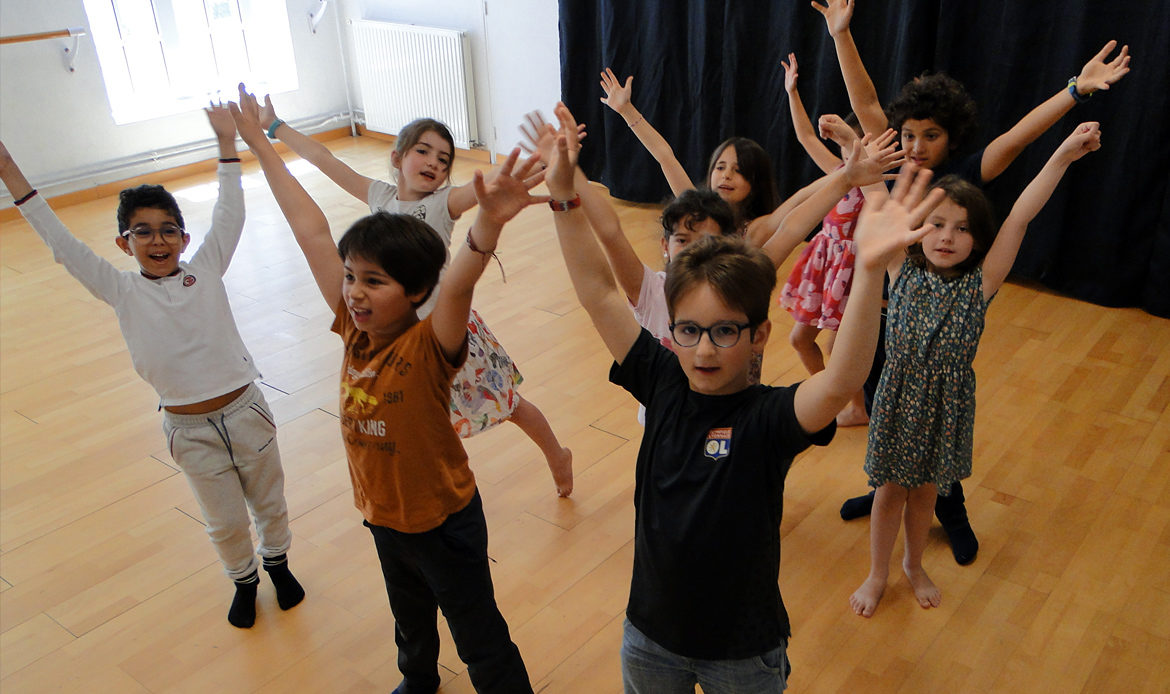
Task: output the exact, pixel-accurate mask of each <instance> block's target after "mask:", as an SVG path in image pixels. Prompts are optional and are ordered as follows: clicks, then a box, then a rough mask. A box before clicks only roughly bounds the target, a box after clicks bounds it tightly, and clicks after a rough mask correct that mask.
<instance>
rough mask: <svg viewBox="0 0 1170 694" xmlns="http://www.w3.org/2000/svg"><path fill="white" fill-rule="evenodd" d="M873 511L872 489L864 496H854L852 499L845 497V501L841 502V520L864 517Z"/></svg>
mask: <svg viewBox="0 0 1170 694" xmlns="http://www.w3.org/2000/svg"><path fill="white" fill-rule="evenodd" d="M871 511H873V490H872V489H871V490H870V492H869V494H866V495H865V496H855V497H853V498H852V499H846V500H845V503H843V504H841V520H847V521H849V520H853V519H854V518H864V517H866V516H868V515H869V514H870V512H871Z"/></svg>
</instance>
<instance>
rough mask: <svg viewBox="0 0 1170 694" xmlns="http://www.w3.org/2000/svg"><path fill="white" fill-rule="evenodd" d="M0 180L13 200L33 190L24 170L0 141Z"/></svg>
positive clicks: (23, 196) (24, 196)
mask: <svg viewBox="0 0 1170 694" xmlns="http://www.w3.org/2000/svg"><path fill="white" fill-rule="evenodd" d="M0 181H4V187H5V188H7V189H8V193H9V194H10V195H11V196H12V199H13V200H21V199H23V198H27V197H28V195H29V193H31V192H33V187H32V185H31V184H30V183H29V182H28V179H27V178H25V177H24V172H23V171H21V170H20V167H19V166H17V165H16V160H15V159H13V158H12V155H11V154H9V153H8V148H7V147H5V146H4V143H3V142H0Z"/></svg>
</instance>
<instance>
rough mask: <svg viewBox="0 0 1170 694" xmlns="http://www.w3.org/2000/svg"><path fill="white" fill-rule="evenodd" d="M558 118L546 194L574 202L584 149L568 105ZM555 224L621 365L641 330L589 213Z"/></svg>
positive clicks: (560, 107)
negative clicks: (620, 287)
mask: <svg viewBox="0 0 1170 694" xmlns="http://www.w3.org/2000/svg"><path fill="white" fill-rule="evenodd" d="M556 115H557V120H558V121H559V122H560V126H561V127H560V130H559V131H558V132H557V138H556V150H555V152H556V153H555V155H554V156H553V160H552V162H551V165H550V166H549V169H548V172H547V173H548V177H547V183H548V190H549V193H550V194H551V195H552V198H553V199H554V200H572V199H573V198H575V197H576V195H577V187H576V186H577V178H576V171H577V153H578V151H579V149H580V144H579V143H578V141H577V136H576V133H577V124H576V123H575V122H574V121H573V114H571V113H570V112H569V109H568V108H566V107H565V105H564V104H557V108H556ZM553 223H554V224H555V226H556V230H557V240H558V241H559V242H560V244H561V254H562V255H563V256H564V258H565V265H566V267H568V269H569V279H570V280H571V281H572V282H573V289H574V290H575V291H576V293H577V299H578V300H579V301H580V302H581V306H583V307H584V308H585V311H586V312H587V313H588V314H589V318H590V319H591V320H592V321H593V327H594V328H595V329H596V330H597V334H598V335H600V336H601V340H602V342H604V343H605V346H606V349H608V350H609V353H610V354H611V355H613V358H614V360H615V361H617V362H618V363H619V364H620V363H622V361H624V360H625V358H626V355H627V354H629V352H630V348H631V347H633V346H634V342H635V341H636V340H637V339H638V335H639V334H640V332H641V330H642V329H641V327H640V326H639V325H638V321H637V320H636V319H635V318H634V314H633V313H631V312H630V307H629V306H628V305H627V303H626V300H625V298H624V297H623V296H622V295H621V293H620V292H619V291H618V288H617V285H616V284H615V283H614V278H613V274H612V273H611V272H610V271H609V266H608V265H607V264H606V261H605V255H604V254H603V253H602V251H601V248H600V247H598V245H597V241H596V239H594V238H593V233H592V232H591V231H590V230H589V220H588V219H587V218H586V216H585V211H584V210H583V209H582V208H580V207H578V208H576V209H571V210H566V211H559V212H553Z"/></svg>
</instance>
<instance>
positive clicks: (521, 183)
mask: <svg viewBox="0 0 1170 694" xmlns="http://www.w3.org/2000/svg"><path fill="white" fill-rule="evenodd" d="M519 159H520V148H519V147H516V148H515V149H513V150H512V153H511V154H509V155H508V158H507V159H505V160H504V162H503V163H502V164H500V165H499V166H498V167H497V170H496V171H495V172H494V175H492V176H491V177H490V180H489V179H488V178H485V176H484V174H483V172H482V171H476V172H475V176H474V178H473V179H472V181H471V183H472V188H473V190H475V199H476V200H477V201H478V202H479V217H480V219H485V218H486V219H488V220H491V221H492V222H494V223H495V224H497V225H498V226H503V225H504V223H505V222H507V221H508V220H510V219H512V218H513V217H515V216H516V215H517V214H518V213H519V212H520V210H522V209H524V208H525V207H528V206H529V205H533V204H536V203H538V202H547V201H548V196H547V195H530V194H529V193H528V191H530V190H532V189H533V188H534V187H536V186H537V185H539V184H540V182H541V181H543V180H544V172H543V171H539V170H538V168H539V167H538V166H537V165H538V164H539V162H540V154H539V153H538V154H534V155H532V156H531V157H529V158H527V159H525V160H524V161H521V162H519V164H517V162H518V160H519Z"/></svg>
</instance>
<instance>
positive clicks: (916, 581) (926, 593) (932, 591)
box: [902, 565, 942, 610]
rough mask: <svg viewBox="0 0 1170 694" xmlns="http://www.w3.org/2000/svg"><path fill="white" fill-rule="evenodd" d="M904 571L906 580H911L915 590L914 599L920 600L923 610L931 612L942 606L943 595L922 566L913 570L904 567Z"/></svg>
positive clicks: (911, 585)
mask: <svg viewBox="0 0 1170 694" xmlns="http://www.w3.org/2000/svg"><path fill="white" fill-rule="evenodd" d="M902 570H903V571H905V572H906V578H908V579H910V587H911V588H913V589H914V597H916V598H918V604H919V605H921V606H922V609H924V610H929V609H930V608H932V607H938V606H939V605H941V604H942V593H941V592H939V589H938V587H937V586H935V585H934V581H932V580H930V576H927V575H926V571H925V570H924V569H923V568H922V567H921V566H920V567H918V568H917V569H914V570H911V569H909V568H907V567H906V566H905V565H903V566H902Z"/></svg>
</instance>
